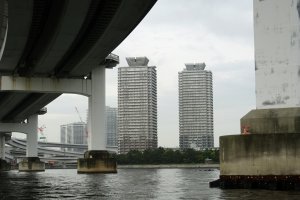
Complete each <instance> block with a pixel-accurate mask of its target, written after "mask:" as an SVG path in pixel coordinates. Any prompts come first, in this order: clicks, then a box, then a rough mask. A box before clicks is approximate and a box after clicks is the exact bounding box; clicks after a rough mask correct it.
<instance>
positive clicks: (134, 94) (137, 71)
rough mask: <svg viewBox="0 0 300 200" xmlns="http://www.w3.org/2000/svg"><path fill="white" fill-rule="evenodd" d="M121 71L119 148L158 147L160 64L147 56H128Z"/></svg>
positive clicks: (119, 76)
mask: <svg viewBox="0 0 300 200" xmlns="http://www.w3.org/2000/svg"><path fill="white" fill-rule="evenodd" d="M126 60H127V63H128V65H129V67H120V68H119V71H118V134H119V139H118V148H119V149H118V151H119V153H122V154H123V153H127V152H128V151H130V150H133V149H136V150H140V151H143V150H145V149H148V148H157V91H156V88H157V83H156V67H155V66H148V62H149V60H148V59H147V58H146V57H138V58H126Z"/></svg>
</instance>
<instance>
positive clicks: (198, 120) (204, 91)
mask: <svg viewBox="0 0 300 200" xmlns="http://www.w3.org/2000/svg"><path fill="white" fill-rule="evenodd" d="M185 65H186V68H185V69H184V70H183V71H181V72H179V73H178V78H179V146H180V148H181V149H187V148H193V149H196V150H201V149H207V148H213V147H214V135H213V132H214V130H213V86H212V73H211V71H207V70H204V69H205V64H204V63H196V64H185Z"/></svg>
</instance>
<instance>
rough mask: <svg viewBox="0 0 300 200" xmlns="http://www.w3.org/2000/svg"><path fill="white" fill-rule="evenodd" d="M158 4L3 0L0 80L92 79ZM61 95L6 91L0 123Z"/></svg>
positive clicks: (21, 117) (29, 112) (151, 1)
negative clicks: (94, 73)
mask: <svg viewBox="0 0 300 200" xmlns="http://www.w3.org/2000/svg"><path fill="white" fill-rule="evenodd" d="M155 2H156V0H142V1H141V0H130V1H128V0H84V1H83V0H0V77H1V76H15V77H28V78H32V77H49V78H70V79H72V78H77V79H78V78H79V79H83V78H84V77H87V78H90V72H91V71H92V69H93V68H95V67H97V66H99V65H102V64H103V63H104V62H105V58H106V57H107V56H108V55H109V54H110V53H111V52H112V51H113V50H114V49H115V48H116V47H117V46H118V45H119V44H120V43H121V42H122V41H123V40H124V39H125V38H126V37H127V36H128V34H129V33H130V32H131V31H132V30H133V29H134V28H135V27H136V26H137V25H138V23H139V22H140V21H141V20H142V19H143V18H144V16H145V15H146V14H147V13H148V11H149V10H150V9H151V8H152V6H153V5H154V3H155ZM108 67H109V65H108ZM60 95H61V93H33V92H13V91H0V110H1V112H0V122H22V121H24V120H25V119H27V118H28V117H29V116H31V115H33V114H35V113H38V112H39V111H40V110H41V109H42V108H43V107H44V106H46V105H47V104H48V103H50V102H51V101H53V100H54V99H55V98H57V97H58V96H60Z"/></svg>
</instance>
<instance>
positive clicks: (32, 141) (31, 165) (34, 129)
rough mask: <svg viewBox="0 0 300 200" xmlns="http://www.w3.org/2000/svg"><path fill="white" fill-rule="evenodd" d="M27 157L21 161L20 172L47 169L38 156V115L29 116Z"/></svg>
mask: <svg viewBox="0 0 300 200" xmlns="http://www.w3.org/2000/svg"><path fill="white" fill-rule="evenodd" d="M27 125H28V128H27V129H28V130H27V147H26V158H24V159H23V160H22V161H21V162H20V163H19V171H20V172H41V171H45V163H44V162H42V161H40V159H39V157H38V115H37V114H36V115H32V116H30V117H29V118H28V122H27Z"/></svg>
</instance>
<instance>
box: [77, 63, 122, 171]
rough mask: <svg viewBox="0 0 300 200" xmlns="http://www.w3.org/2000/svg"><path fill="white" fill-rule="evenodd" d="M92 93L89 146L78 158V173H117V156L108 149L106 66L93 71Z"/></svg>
mask: <svg viewBox="0 0 300 200" xmlns="http://www.w3.org/2000/svg"><path fill="white" fill-rule="evenodd" d="M91 82H92V95H91V96H90V97H89V115H88V148H89V150H88V151H86V152H85V153H84V158H79V159H78V164H77V173H116V172H117V162H116V159H115V157H114V156H113V155H112V154H110V153H109V152H108V151H107V150H106V133H105V67H104V66H99V67H97V68H95V69H94V70H93V71H92V80H91Z"/></svg>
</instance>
